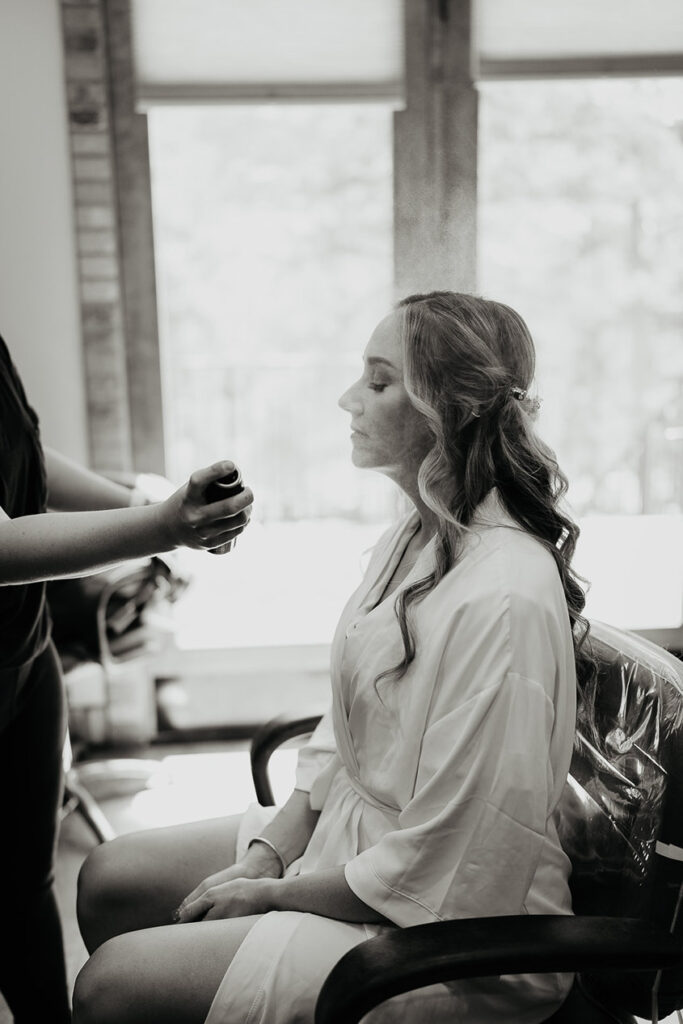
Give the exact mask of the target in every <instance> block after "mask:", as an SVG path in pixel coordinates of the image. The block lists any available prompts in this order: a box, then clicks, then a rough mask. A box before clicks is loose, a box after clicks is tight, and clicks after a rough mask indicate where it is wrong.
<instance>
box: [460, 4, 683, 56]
mask: <svg viewBox="0 0 683 1024" xmlns="http://www.w3.org/2000/svg"><path fill="white" fill-rule="evenodd" d="M475 23H476V41H477V49H478V51H479V56H480V59H481V60H482V61H483V62H486V61H508V60H523V59H546V60H548V59H552V58H560V59H563V58H565V59H566V58H591V57H623V56H638V55H640V56H652V55H656V54H673V53H676V52H678V53H683V4H682V3H681V0H571V3H567V2H564V0H475Z"/></svg>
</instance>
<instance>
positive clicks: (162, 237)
mask: <svg viewBox="0 0 683 1024" xmlns="http://www.w3.org/2000/svg"><path fill="white" fill-rule="evenodd" d="M149 132H150V154H151V163H152V187H153V203H154V225H155V246H156V260H157V278H158V287H159V309H160V334H161V351H162V360H163V375H164V398H165V408H164V431H165V437H166V446H167V460H168V463H167V464H168V472H169V475H170V476H171V477H172V478H173V479H174V480H178V481H179V480H181V479H182V478H183V477H184V476H185V475H186V474H187V473H188V472H189V471H191V469H192V468H193V467H194V466H197V465H203V464H205V463H207V462H210V461H213V460H214V459H218V458H226V457H228V458H233V459H235V461H237V462H238V463H239V465H240V467H241V469H242V472H243V475H244V478H245V481H246V482H248V483H249V485H250V486H251V487H252V489H253V491H254V494H255V507H254V519H253V521H252V524H251V526H250V528H249V530H248V531H247V533H246V534H245V535H244V537H242V538H240V540H239V543H238V544H237V546H236V548H235V550H234V551H233V552H232V553H231V555H230V556H229V564H228V560H227V559H225V558H210V557H209V558H207V557H206V556H205V555H201V554H200V555H199V556H198V557H195V558H192V554H193V553H190V554H189V556H188V557H189V559H190V562H191V571H192V573H193V574H194V576H195V580H196V586H195V587H194V588H193V590H192V591H191V592H190V593H188V595H187V596H186V598H185V599H184V600H183V607H182V609H179V616H180V618H179V621H178V632H177V642H178V644H179V645H180V646H199V647H210V646H257V645H269V644H292V643H293V644H302V643H328V642H329V640H330V639H331V635H332V632H333V630H334V626H335V624H336V620H337V618H338V616H339V613H340V611H341V608H342V606H343V604H344V602H345V600H346V598H347V597H348V594H349V593H350V592H351V590H353V589H355V586H356V585H357V582H358V581H359V579H360V571H361V569H360V557H361V552H362V551H364V550H365V549H367V548H368V547H370V546H371V545H372V544H373V543H374V541H375V540H376V539H377V536H378V535H379V533H380V532H381V530H382V527H383V524H385V523H387V522H388V521H389V520H390V519H391V518H392V516H393V515H394V513H395V507H396V506H395V500H396V499H395V497H394V494H393V489H392V487H391V485H390V484H388V482H387V481H386V480H384V479H383V478H381V477H380V476H379V475H378V474H375V473H363V472H361V471H359V470H357V469H355V468H354V467H353V465H352V464H351V460H350V456H351V446H350V438H349V434H350V431H349V416H348V414H347V413H344V412H342V410H340V409H339V408H338V407H337V399H338V398H339V396H340V395H341V394H342V392H343V391H344V390H345V389H346V388H347V387H348V385H349V384H350V383H352V382H353V381H354V380H355V379H356V378H357V377H358V376H359V374H360V372H361V357H362V351H363V348H364V347H365V344H366V341H367V339H368V336H369V333H370V331H371V330H372V328H373V327H374V326H375V323H376V322H377V321H378V320H379V319H380V318H381V317H382V316H383V315H384V314H385V312H386V311H387V310H388V308H389V307H390V304H391V301H392V268H393V260H392V245H393V242H392V216H393V214H392V203H393V199H392V163H391V159H392V158H391V154H392V138H391V108H390V107H389V106H388V105H373V104H361V105H352V106H344V105H330V106H328V105H321V104H313V105H309V106H292V105H274V106H261V105H248V106H223V107H209V108H200V107H189V108H188V107H185V108H163V107H161V108H156V109H153V110H152V112H151V113H150V116H149ZM226 582H227V583H228V584H229V585H226Z"/></svg>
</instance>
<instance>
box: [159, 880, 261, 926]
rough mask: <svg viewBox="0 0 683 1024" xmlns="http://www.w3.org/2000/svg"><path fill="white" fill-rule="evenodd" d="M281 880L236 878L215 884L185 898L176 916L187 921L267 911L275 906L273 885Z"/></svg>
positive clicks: (216, 919) (181, 920)
mask: <svg viewBox="0 0 683 1024" xmlns="http://www.w3.org/2000/svg"><path fill="white" fill-rule="evenodd" d="M228 870H233V869H228ZM221 874H225V872H219V874H218V875H212V876H211V877H212V878H214V879H215V878H218V877H219V876H220V875H221ZM207 881H209V879H207ZM277 884H278V880H277V879H275V878H233V879H232V881H224V882H219V883H218V884H213V885H211V886H209V888H208V889H205V890H204V892H203V893H202V894H201V895H199V896H198V897H197V898H196V899H194V900H191V901H190V902H187V901H185V902H183V903H182V904H181V906H180V907H179V908H178V910H177V911H176V915H177V916H176V917H175V920H176V921H179V922H180V923H182V924H186V923H187V922H189V921H220V920H224V919H225V918H227V917H249V916H250V915H251V914H267V913H268V911H269V910H273V909H274V905H273V886H275V885H277ZM188 900H189V897H188Z"/></svg>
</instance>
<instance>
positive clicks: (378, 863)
mask: <svg viewBox="0 0 683 1024" xmlns="http://www.w3.org/2000/svg"><path fill="white" fill-rule="evenodd" d="M417 525H418V519H417V516H416V514H415V513H413V514H411V515H410V516H408V517H406V518H405V519H403V520H402V521H401V522H400V523H399V524H398V525H397V526H396V527H394V528H392V529H391V530H389V531H387V533H386V534H385V535H384V536H383V537H382V539H381V540H380V542H379V543H378V545H377V547H376V548H375V550H374V552H373V556H372V558H371V561H370V564H369V566H368V569H367V572H366V574H365V577H364V579H363V582H362V583H361V585H360V587H359V588H358V590H357V591H356V592H355V593H354V594H353V596H352V597H351V599H350V600H349V602H348V604H347V605H346V608H345V609H344V612H343V614H342V617H341V620H340V623H339V626H338V628H337V632H336V634H335V638H334V642H333V645H332V656H331V667H332V684H333V708H332V712H331V716H326V717H325V718H323V720H322V721H321V724H320V726H319V727H318V729H317V730H316V733H315V734H314V736H313V737H312V739H311V742H310V743H309V745H308V746H307V747H306V748H304V749H303V750H302V752H301V755H300V758H299V764H298V770H297V788H300V789H304V790H307V791H310V799H311V805H312V807H313V808H315V809H320V810H321V814H320V818H319V819H318V822H317V825H316V828H315V831H314V833H313V836H312V838H311V840H310V843H309V845H308V847H307V849H306V852H305V853H304V855H303V856H302V857H301V858H300V859H299V861H297V862H296V863H295V864H294V865H290V867H289V869H288V874H289V873H293V872H299V873H302V874H304V873H306V872H311V871H315V870H317V869H323V868H327V867H331V866H334V865H340V864H344V865H345V875H346V880H347V882H348V884H349V886H350V887H351V889H352V890H353V891H354V892H355V893H356V894H357V895H358V896H359V897H360V899H361V900H363V901H364V902H365V903H367V904H368V905H369V906H371V907H373V908H374V909H375V910H377V911H379V912H380V913H381V914H383V915H385V916H386V917H387V918H388V919H389V920H391V921H393V922H395V924H396V925H398V926H399V927H407V926H409V925H416V924H424V923H428V922H431V921H441V920H448V919H451V918H463V917H478V916H489V915H497V914H547V913H550V914H569V913H571V902H570V894H569V889H568V885H567V879H568V875H569V870H570V865H569V861H568V858H567V857H566V856H565V854H564V853H563V851H562V849H561V847H560V844H559V841H558V838H557V832H556V827H555V820H554V812H555V810H556V807H557V803H558V800H559V797H560V794H561V792H562V789H563V786H564V784H565V779H566V775H567V771H568V768H569V762H570V757H571V751H572V740H573V735H574V728H575V714H576V708H575V685H576V680H575V670H574V657H573V649H572V640H571V632H570V624H569V617H568V614H567V609H566V604H565V600H564V595H563V591H562V587H561V584H560V579H559V575H558V572H557V568H556V566H555V563H554V561H553V558H552V556H551V555H550V553H549V552H547V551H546V550H545V549H544V548H543V547H542V545H540V544H539V543H538V542H537V541H535V540H534V539H533V538H531V537H530V536H529V535H528V534H527V533H525V532H524V531H522V530H520V529H519V528H518V527H516V526H515V524H514V523H513V522H512V521H511V520H510V519H509V518H508V517H507V515H506V514H505V513H504V511H503V510H502V508H501V507H500V504H499V502H498V501H497V500H496V498H495V496H493V495H492V496H490V497H489V498H488V499H487V500H486V502H484V503H483V504H482V506H481V509H480V512H479V516H478V523H477V525H476V526H475V528H474V529H473V530H472V532H471V534H470V536H469V537H468V539H467V543H466V548H465V552H464V554H463V557H462V558H461V559H460V561H459V562H458V564H457V565H456V566H455V567H454V568H453V569H452V570H451V571H450V572H449V573H448V574H447V575H446V576H445V577H444V578H443V579H442V580H441V582H440V583H439V584H438V586H437V587H436V588H435V589H434V590H432V591H431V592H430V593H429V594H428V595H427V597H426V598H424V599H423V600H422V601H421V602H419V603H418V604H417V605H414V606H413V608H412V615H413V622H414V635H415V637H416V641H417V653H416V657H415V660H414V661H413V662H412V664H411V665H410V667H409V669H408V671H407V672H406V674H405V675H404V676H403V678H401V679H400V680H399V681H395V680H394V679H384V680H382V681H381V682H380V683H379V684H378V685H377V687H375V686H374V685H373V682H374V680H375V678H376V676H377V675H378V674H379V673H380V672H381V671H383V670H384V669H387V668H389V667H391V666H393V665H395V664H396V663H397V662H398V661H400V659H401V657H402V651H403V648H402V643H401V637H400V631H399V627H398V623H397V620H396V615H395V612H394V607H393V606H394V599H395V594H394V595H392V596H391V597H390V598H389V599H388V600H386V601H383V602H381V603H379V604H378V601H379V600H380V597H381V594H382V591H383V590H384V587H385V586H386V584H387V581H388V580H389V579H390V577H391V575H392V574H393V571H394V569H395V567H396V564H397V562H398V560H399V558H400V557H401V554H402V552H403V550H404V548H405V545H406V544H407V543H408V541H409V539H410V537H411V536H412V534H413V532H414V531H415V529H416V527H417ZM433 543H434V542H431V543H430V544H428V545H427V547H426V548H425V549H424V550H423V552H422V553H421V555H420V557H419V558H418V561H417V563H416V565H415V567H414V568H413V570H412V571H411V572H410V574H409V576H408V577H407V578H406V580H405V581H404V582H403V584H402V585H401V587H405V586H407V585H408V584H409V583H411V582H414V581H415V580H417V579H420V578H421V577H422V576H424V575H425V574H426V573H427V572H428V571H429V570H430V568H431V566H432V565H433V562H434V547H433ZM266 813H267V812H266ZM263 824H264V809H263V808H257V807H253V808H251V809H250V810H249V811H247V813H246V814H245V816H244V819H243V823H242V828H241V830H240V839H239V849H243V848H244V846H245V844H246V842H247V841H248V839H249V838H250V837H251V836H253V835H256V834H258V832H259V831H260V830H261V829H262V828H263ZM238 852H239V850H238ZM386 927H387V926H381V925H374V924H373V925H364V924H350V923H347V922H341V921H336V920H331V919H329V918H324V917H318V916H316V915H312V914H301V913H294V912H279V913H278V912H276V913H269V914H266V915H264V916H263V917H262V918H260V920H259V921H258V923H257V924H256V925H255V926H254V928H253V929H252V930H251V932H250V933H249V935H248V936H247V938H246V939H245V940H244V942H243V944H242V946H241V947H240V949H239V950H238V952H237V954H236V956H235V958H234V960H233V962H232V964H231V966H230V967H229V969H228V970H227V972H226V974H225V976H224V979H223V981H222V983H221V986H220V988H219V990H218V992H217V994H216V997H215V999H214V1002H213V1004H212V1006H211V1009H210V1012H209V1015H208V1017H207V1019H206V1024H312V1022H313V1013H314V1007H315V1001H316V998H317V995H318V992H319V991H320V987H321V986H322V983H323V981H324V980H325V977H326V976H327V974H328V972H329V971H330V969H331V968H332V967H333V965H334V964H335V963H336V961H337V960H338V959H339V958H340V957H341V956H342V955H343V954H344V953H345V952H346V951H347V950H349V949H350V948H351V947H353V946H354V945H356V944H357V943H359V942H362V941H363V940H364V939H366V938H369V937H371V936H373V935H376V934H378V933H380V932H382V931H383V930H385V929H386ZM571 980H572V976H571V975H566V974H562V975H559V974H554V975H523V976H522V975H516V976H506V977H502V978H486V979H482V980H474V981H463V982H458V983H454V984H452V985H449V986H448V987H446V986H442V985H435V986H431V987H430V988H428V989H422V990H419V991H417V992H415V993H412V994H408V995H406V996H401V997H397V998H395V999H392V1000H390V1001H388V1002H386V1003H385V1004H383V1006H381V1007H378V1008H377V1009H376V1010H374V1011H373V1012H372V1013H371V1014H369V1015H368V1016H367V1017H366V1018H365V1020H366V1021H367V1022H368V1024H370V1022H372V1024H408V1022H410V1024H412V1022H415V1024H418V1022H419V1024H446V1022H448V1024H454V1022H463V1024H465V1022H466V1024H496V1022H500V1024H503V1022H505V1024H511V1022H513V1021H514V1024H536V1022H538V1021H541V1020H543V1019H544V1018H545V1017H547V1016H549V1015H550V1014H551V1013H552V1011H553V1010H554V1009H555V1008H556V1007H557V1006H558V1005H559V1004H560V1003H561V1002H562V1000H563V998H564V996H565V994H566V992H567V991H568V989H569V987H570V984H571Z"/></svg>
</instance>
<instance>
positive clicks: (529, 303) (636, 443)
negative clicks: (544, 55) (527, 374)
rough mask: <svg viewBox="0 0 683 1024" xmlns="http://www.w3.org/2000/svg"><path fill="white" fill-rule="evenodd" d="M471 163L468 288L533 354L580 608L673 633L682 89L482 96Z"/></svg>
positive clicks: (681, 452)
mask: <svg viewBox="0 0 683 1024" xmlns="http://www.w3.org/2000/svg"><path fill="white" fill-rule="evenodd" d="M479 161H480V162H479V264H480V265H479V287H480V288H481V290H482V291H483V292H484V293H485V294H488V295H491V296H494V297H496V298H500V299H503V300H504V301H508V302H509V303H510V304H511V305H512V306H514V307H515V308H517V309H519V310H520V311H521V312H522V313H523V314H524V316H525V318H526V319H527V322H528V324H529V326H530V328H531V332H532V334H533V336H534V339H535V341H536V347H537V352H538V368H537V378H538V387H539V394H540V397H541V398H542V400H543V405H542V409H541V417H540V422H539V426H540V431H541V433H542V435H543V437H544V438H546V439H547V440H548V442H549V443H550V444H551V445H552V447H553V448H554V449H555V451H556V452H557V455H558V460H559V462H560V465H561V466H562V467H563V469H564V470H565V472H566V473H567V475H568V477H569V481H570V488H569V494H568V497H569V500H570V503H571V505H572V507H573V509H574V512H575V514H576V515H577V516H579V517H580V519H581V525H582V530H583V536H582V539H581V541H580V545H579V549H578V552H577V564H578V566H579V568H580V569H581V570H582V571H584V573H585V575H586V576H588V577H589V578H590V579H591V580H592V583H593V590H592V592H591V593H590V594H589V606H588V607H589V611H590V612H591V614H592V615H595V616H596V617H598V618H606V619H608V620H609V621H612V622H616V623H618V624H619V625H620V626H626V627H633V628H652V629H656V628H663V627H671V626H678V625H680V623H681V621H682V619H683V609H682V608H681V596H680V595H681V584H682V583H683V559H682V549H683V545H682V543H681V518H680V516H681V513H683V340H682V339H681V325H682V323H683V249H682V248H681V244H680V239H681V234H682V233H683V80H681V79H676V78H672V79H666V78H661V79H658V78H651V79H639V80H629V79H615V80H605V79H602V80H600V81H595V80H580V79H569V80H565V81H554V82H548V81H529V82H504V83H502V82H501V83H487V84H484V85H482V86H481V87H480V136H479ZM626 553H628V556H627V557H625V556H626Z"/></svg>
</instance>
